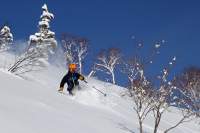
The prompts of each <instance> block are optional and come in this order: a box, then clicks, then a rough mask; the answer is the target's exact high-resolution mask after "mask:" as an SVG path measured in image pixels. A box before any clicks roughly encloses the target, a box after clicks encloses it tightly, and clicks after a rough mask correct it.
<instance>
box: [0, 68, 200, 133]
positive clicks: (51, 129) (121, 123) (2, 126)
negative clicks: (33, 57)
mask: <svg viewBox="0 0 200 133" xmlns="http://www.w3.org/2000/svg"><path fill="white" fill-rule="evenodd" d="M64 74H65V72H64V71H63V68H61V67H58V66H49V67H48V69H47V70H44V71H41V72H40V73H35V72H34V73H30V74H28V75H26V77H27V79H22V78H20V77H18V76H15V75H13V74H10V73H8V72H6V71H4V70H2V69H1V70H0V83H1V85H0V132H1V133H57V132H58V133H68V132H69V133H138V123H137V117H136V114H135V113H134V111H133V109H132V106H133V103H132V102H131V100H130V99H127V98H122V97H120V94H122V93H123V92H124V89H123V88H122V87H119V86H114V85H112V84H109V83H105V82H102V81H99V80H96V79H94V78H92V79H88V82H89V84H88V85H87V84H85V83H82V82H80V85H81V88H82V90H81V91H78V92H77V95H76V96H74V97H71V96H68V95H67V94H66V95H63V94H60V93H57V89H58V86H59V82H60V80H61V78H62V76H63V75H64ZM93 85H95V86H96V87H97V88H98V89H101V90H102V91H104V92H106V93H107V94H108V96H107V97H103V96H102V95H101V94H99V93H98V92H97V91H96V90H94V89H92V87H91V86H93ZM177 119H179V115H178V114H177V110H176V109H175V108H172V109H171V111H170V112H169V113H167V115H166V116H165V119H164V121H162V124H161V128H160V129H161V130H159V132H162V130H163V129H166V128H167V127H169V126H170V125H171V124H172V123H173V122H174V121H175V120H177ZM152 127H153V119H151V118H149V119H147V120H146V121H145V125H144V129H145V131H146V132H147V133H151V132H152V130H153V128H152ZM172 132H173V133H199V132H200V126H198V125H197V124H196V123H194V122H191V123H188V124H185V125H183V126H181V127H179V128H177V129H175V130H172Z"/></svg>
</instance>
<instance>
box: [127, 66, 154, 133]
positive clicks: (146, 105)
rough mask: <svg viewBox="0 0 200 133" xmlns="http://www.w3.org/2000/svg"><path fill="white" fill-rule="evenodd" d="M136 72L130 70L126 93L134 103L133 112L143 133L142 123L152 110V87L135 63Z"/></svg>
mask: <svg viewBox="0 0 200 133" xmlns="http://www.w3.org/2000/svg"><path fill="white" fill-rule="evenodd" d="M136 66H137V67H136V70H134V72H133V71H132V69H130V70H131V73H132V74H133V75H131V76H129V81H130V82H129V87H128V91H129V93H130V97H131V98H132V99H133V102H134V107H133V109H134V111H135V112H136V114H137V117H138V123H139V127H140V128H139V129H140V133H143V122H144V120H145V119H146V117H147V115H148V114H149V113H150V112H151V111H152V110H153V104H154V100H153V86H152V84H151V82H150V81H148V80H147V79H146V77H145V75H144V70H143V69H142V68H141V67H140V66H139V65H138V63H136Z"/></svg>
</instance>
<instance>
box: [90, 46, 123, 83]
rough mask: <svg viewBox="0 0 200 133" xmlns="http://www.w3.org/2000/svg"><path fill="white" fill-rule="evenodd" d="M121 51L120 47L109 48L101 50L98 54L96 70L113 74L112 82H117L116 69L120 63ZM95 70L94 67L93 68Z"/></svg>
mask: <svg viewBox="0 0 200 133" xmlns="http://www.w3.org/2000/svg"><path fill="white" fill-rule="evenodd" d="M120 58H121V52H120V50H119V49H118V48H109V49H108V50H101V51H100V52H99V54H98V55H97V62H96V63H95V64H94V65H95V66H94V68H95V70H98V71H99V70H100V71H103V72H106V73H107V74H109V75H111V77H112V83H113V84H116V80H115V69H116V66H117V65H118V64H119V63H120ZM93 72H94V69H93Z"/></svg>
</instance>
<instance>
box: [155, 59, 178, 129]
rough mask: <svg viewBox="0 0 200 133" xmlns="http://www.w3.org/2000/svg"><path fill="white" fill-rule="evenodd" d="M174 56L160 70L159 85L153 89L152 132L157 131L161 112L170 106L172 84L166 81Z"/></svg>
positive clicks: (173, 62)
mask: <svg viewBox="0 0 200 133" xmlns="http://www.w3.org/2000/svg"><path fill="white" fill-rule="evenodd" d="M175 61H176V57H174V58H173V59H172V61H170V62H169V64H168V66H167V67H166V68H164V69H163V70H162V73H161V75H160V76H158V78H159V81H160V83H159V86H158V87H156V88H155V90H154V107H153V115H154V119H155V121H154V133H157V130H158V128H159V125H160V122H161V119H162V116H163V114H164V113H165V112H166V111H167V109H168V108H169V107H171V99H174V98H173V97H174V95H173V90H174V86H173V85H172V83H171V82H170V81H168V76H169V73H170V70H171V67H172V66H173V65H174V64H175Z"/></svg>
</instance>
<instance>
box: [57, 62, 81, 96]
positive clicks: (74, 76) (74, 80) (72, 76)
mask: <svg viewBox="0 0 200 133" xmlns="http://www.w3.org/2000/svg"><path fill="white" fill-rule="evenodd" d="M76 69H77V66H76V64H69V71H68V73H67V74H66V75H65V76H64V77H63V78H62V80H61V83H60V89H59V90H58V91H59V92H63V90H64V85H65V83H67V85H68V88H67V90H68V92H69V94H70V95H74V94H73V93H72V90H73V89H74V87H75V86H78V85H79V82H78V80H79V79H80V80H85V78H84V76H82V75H81V74H79V73H77V72H76Z"/></svg>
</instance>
